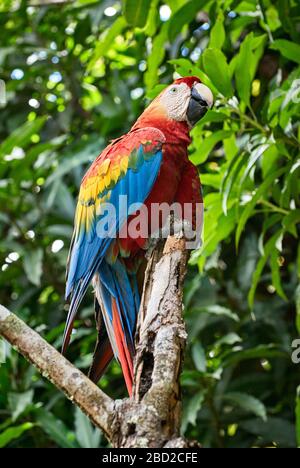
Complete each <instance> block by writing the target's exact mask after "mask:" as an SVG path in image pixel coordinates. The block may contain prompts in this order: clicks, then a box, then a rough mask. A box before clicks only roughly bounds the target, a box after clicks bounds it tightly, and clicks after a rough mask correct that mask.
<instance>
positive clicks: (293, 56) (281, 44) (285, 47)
mask: <svg viewBox="0 0 300 468" xmlns="http://www.w3.org/2000/svg"><path fill="white" fill-rule="evenodd" d="M270 48H271V49H273V50H278V51H279V52H280V53H281V55H283V57H286V58H287V59H289V60H292V61H293V62H296V63H299V64H300V45H299V44H296V43H295V42H291V41H288V40H286V39H276V40H275V41H274V42H273V43H272V44H271V45H270Z"/></svg>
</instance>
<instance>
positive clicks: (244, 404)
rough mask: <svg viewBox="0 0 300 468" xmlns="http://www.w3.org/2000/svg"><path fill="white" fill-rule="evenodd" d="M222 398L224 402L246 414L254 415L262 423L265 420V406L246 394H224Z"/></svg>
mask: <svg viewBox="0 0 300 468" xmlns="http://www.w3.org/2000/svg"><path fill="white" fill-rule="evenodd" d="M222 398H223V399H224V400H227V401H230V402H232V403H235V404H236V405H238V406H239V407H240V408H242V409H244V410H245V411H247V412H250V413H254V414H255V415H256V416H258V417H259V418H261V419H262V420H263V421H266V420H267V411H266V408H265V405H264V404H263V403H262V402H261V401H260V400H258V399H257V398H255V397H253V396H251V395H248V394H247V393H240V392H230V393H225V395H223V397H222Z"/></svg>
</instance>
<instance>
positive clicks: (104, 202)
mask: <svg viewBox="0 0 300 468" xmlns="http://www.w3.org/2000/svg"><path fill="white" fill-rule="evenodd" d="M164 142H165V137H164V135H163V133H162V132H161V131H160V130H158V129H156V128H151V127H149V128H144V129H139V130H135V131H133V132H130V133H128V134H126V135H125V136H124V137H121V138H120V139H118V140H116V141H115V142H112V144H111V145H109V146H108V147H107V148H106V149H105V150H104V152H103V153H102V154H101V155H100V156H99V157H98V158H97V159H96V160H95V161H94V163H93V164H92V166H91V167H90V169H89V170H88V172H87V174H86V175H85V177H84V178H83V180H82V184H81V188H80V193H79V200H78V204H77V208H76V214H75V227H74V233H73V238H72V243H71V248H70V254H69V259H68V268H67V285H66V298H70V299H71V304H70V310H69V314H68V318H67V323H66V329H65V336H64V346H63V350H65V348H66V347H67V345H68V342H69V337H70V333H71V330H72V324H73V321H74V317H75V315H76V312H77V309H78V306H79V304H80V302H81V300H82V298H83V296H84V294H85V292H86V289H87V287H88V285H89V283H90V281H91V279H92V277H93V275H94V273H95V272H96V270H97V269H98V267H99V265H100V263H101V261H102V260H103V258H104V256H105V254H106V252H107V249H108V248H109V246H110V244H111V242H112V240H113V239H114V238H115V237H116V234H117V233H118V232H119V230H120V229H121V228H122V226H123V224H124V223H125V222H126V220H127V218H128V216H129V215H130V214H132V213H133V212H135V211H136V210H137V206H138V204H142V203H143V202H144V201H145V199H146V198H147V196H148V195H149V193H150V191H151V189H152V187H153V185H154V182H155V180H156V178H157V175H158V173H159V169H160V165H161V161H162V145H163V143H164ZM120 197H122V202H121V203H120ZM133 204H135V208H134V210H133V211H132V212H131V211H130V209H129V208H130V206H131V205H133Z"/></svg>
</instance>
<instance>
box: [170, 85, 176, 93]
mask: <svg viewBox="0 0 300 468" xmlns="http://www.w3.org/2000/svg"><path fill="white" fill-rule="evenodd" d="M170 93H171V94H176V93H177V88H176V87H175V86H173V88H171V89H170Z"/></svg>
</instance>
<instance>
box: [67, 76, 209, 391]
mask: <svg viewBox="0 0 300 468" xmlns="http://www.w3.org/2000/svg"><path fill="white" fill-rule="evenodd" d="M212 104H213V96H212V93H211V91H210V89H209V88H208V87H207V86H205V85H203V84H202V83H201V82H200V80H199V79H198V78H197V77H194V76H190V77H186V78H180V79H177V80H175V81H174V83H173V84H171V85H170V86H168V87H167V88H166V89H164V90H163V91H162V93H161V94H160V95H159V96H158V97H157V98H156V99H154V100H153V102H152V103H151V104H150V105H149V106H148V107H147V108H146V110H145V111H144V112H143V113H142V115H141V116H140V117H139V119H138V120H137V121H136V123H135V124H134V125H133V127H132V128H131V130H130V131H129V132H128V133H127V134H126V135H123V136H121V137H120V138H118V139H117V140H114V141H112V142H111V143H110V144H109V145H108V146H107V147H106V148H105V149H104V151H103V152H102V153H101V154H100V155H99V156H98V157H97V159H96V160H95V161H94V162H93V164H92V165H91V167H90V168H89V170H88V171H87V173H86V174H85V176H84V178H83V180H82V183H81V187H80V193H79V199H78V204H77V208H76V214H75V227H74V233H73V238H72V242H71V248H70V253H69V259H68V267H67V284H66V297H67V299H70V309H69V313H68V317H67V323H66V327H65V333H64V342H63V352H65V350H66V348H67V346H68V344H69V341H70V335H71V331H72V328H73V322H74V319H75V316H76V313H77V310H78V307H79V305H80V302H81V300H82V298H83V296H84V294H85V292H86V290H87V288H88V286H89V284H90V283H91V281H92V282H93V286H94V290H95V309H96V321H97V328H98V332H99V336H98V342H97V345H96V349H95V354H94V362H93V365H92V368H91V370H90V377H91V378H92V380H94V381H98V380H99V379H100V377H101V375H102V374H103V372H104V371H105V369H106V367H107V365H108V364H109V362H110V361H111V359H112V358H113V355H115V357H116V358H117V359H118V360H119V362H120V364H121V367H122V371H123V374H124V378H125V382H126V386H127V389H128V392H129V394H131V390H132V381H133V355H134V332H135V325H136V318H137V314H138V311H139V304H140V297H139V290H138V284H137V269H138V266H139V264H140V261H141V258H143V257H144V255H145V249H146V247H147V241H148V238H150V237H151V234H152V232H151V219H150V217H151V210H150V208H151V206H152V204H154V203H163V202H164V203H168V204H172V203H173V202H178V203H180V204H183V203H187V202H189V203H193V204H195V203H200V202H201V201H202V198H201V185H200V180H199V176H198V172H197V169H196V167H195V166H194V165H193V164H192V163H191V162H190V161H189V159H188V153H187V147H188V145H189V144H190V142H191V139H190V136H189V132H190V130H191V128H192V127H193V126H194V125H195V123H196V122H197V121H198V120H199V119H200V118H201V117H202V116H203V115H204V114H205V112H206V111H207V109H208V108H209V107H211V106H212ZM122 195H123V196H125V195H126V196H127V207H130V206H131V205H132V204H135V205H134V206H135V209H134V210H131V211H130V209H129V212H126V210H124V209H123V208H122V207H121V206H120V196H122ZM107 203H110V204H111V205H112V206H113V207H114V209H115V219H114V220H112V222H111V223H110V226H109V228H107V226H106V228H107V230H106V231H105V232H104V229H103V226H102V225H101V222H102V221H103V220H104V215H105V213H104V207H105V206H106V204H107ZM142 204H144V206H146V208H149V211H148V213H149V215H148V217H147V219H146V223H147V226H148V232H147V234H146V236H145V235H141V236H138V237H137V238H136V237H135V238H132V236H131V235H130V234H126V232H125V235H121V233H122V231H124V229H125V228H126V227H127V225H128V222H129V221H130V220H132V219H134V218H135V216H137V212H138V208H137V207H140V206H141V205H142ZM106 215H107V213H106ZM161 222H163V221H161ZM99 223H100V224H99ZM99 226H100V227H99ZM114 232H116V234H117V235H116V236H114V235H113V233H114ZM123 234H124V232H123Z"/></svg>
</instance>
